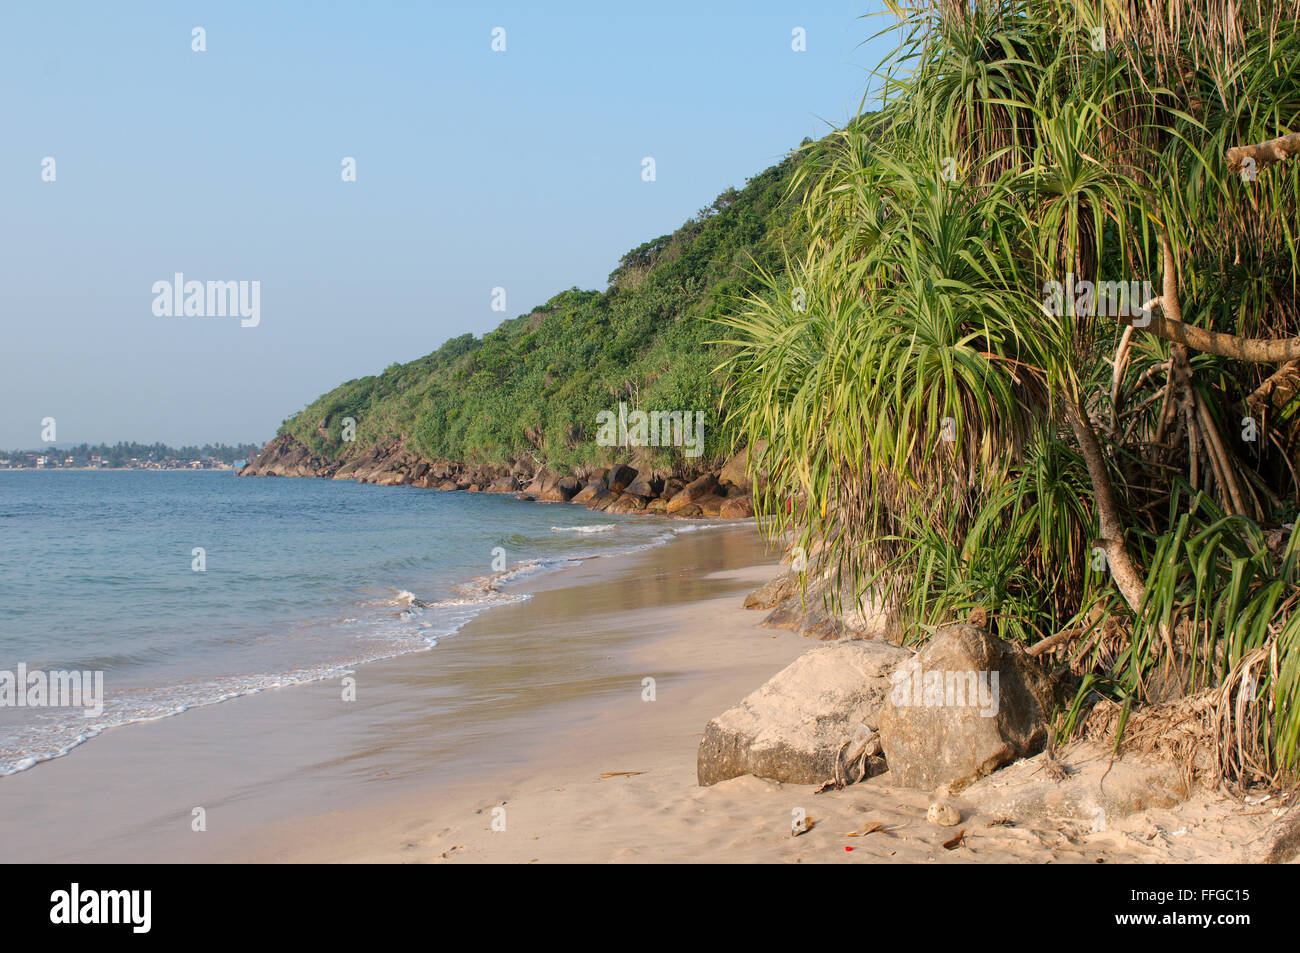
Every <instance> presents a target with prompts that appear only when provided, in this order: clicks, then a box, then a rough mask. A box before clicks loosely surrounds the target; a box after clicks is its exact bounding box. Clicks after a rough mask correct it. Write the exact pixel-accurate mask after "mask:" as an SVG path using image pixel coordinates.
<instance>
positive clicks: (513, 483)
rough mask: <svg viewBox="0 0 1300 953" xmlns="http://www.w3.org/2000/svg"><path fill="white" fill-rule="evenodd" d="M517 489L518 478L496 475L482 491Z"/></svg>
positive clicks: (510, 490)
mask: <svg viewBox="0 0 1300 953" xmlns="http://www.w3.org/2000/svg"><path fill="white" fill-rule="evenodd" d="M517 489H519V481H518V480H516V479H515V478H514V477H513V476H503V477H497V479H495V480H493V481H492V482H491V483H489V484H488V485H487V486H486V487H484V492H485V493H513V492H514V491H515V490H517Z"/></svg>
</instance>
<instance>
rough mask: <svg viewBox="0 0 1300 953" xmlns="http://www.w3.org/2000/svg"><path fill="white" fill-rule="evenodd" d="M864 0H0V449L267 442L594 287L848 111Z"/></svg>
mask: <svg viewBox="0 0 1300 953" xmlns="http://www.w3.org/2000/svg"><path fill="white" fill-rule="evenodd" d="M624 7H626V8H627V10H628V11H629V12H626V13H624V12H622V10H623V8H624ZM880 7H881V4H880V2H879V0H858V2H854V3H848V2H842V0H820V2H817V3H781V2H773V0H748V2H738V3H726V4H718V3H708V2H703V0H695V2H667V0H658V2H655V3H652V4H635V5H634V4H617V3H610V2H609V0H603V2H593V3H570V2H565V0H550V2H548V3H546V4H539V3H529V4H493V3H438V2H422V3H395V2H394V3H367V2H351V3H342V2H333V3H331V2H313V3H297V2H282V3H274V4H270V3H265V2H247V3H245V2H229V0H226V2H220V3H182V2H158V3H149V2H132V3H126V4H116V3H114V4H105V3H102V2H100V0H96V2H86V3H64V2H59V0H43V2H41V3H30V4H17V3H9V4H4V5H3V7H0V129H3V133H0V408H3V411H2V412H0V448H6V449H18V448H23V449H35V448H37V447H39V446H41V445H42V438H43V437H44V436H47V435H48V428H47V425H46V424H45V423H44V421H45V420H46V418H54V421H55V434H54V435H55V439H56V440H57V442H58V443H59V444H63V445H66V444H69V443H81V442H83V441H84V442H88V443H98V442H107V443H115V442H117V441H122V440H125V441H132V440H134V441H139V442H146V443H152V442H154V441H161V442H164V443H169V444H172V445H174V446H179V445H183V444H202V443H209V442H211V443H216V442H225V443H239V442H257V443H261V442H264V441H266V440H269V439H270V438H271V437H272V436H273V435H274V433H275V430H276V428H277V427H278V426H279V425H280V423H281V422H282V421H283V420H285V419H286V418H288V417H289V416H291V415H292V414H293V413H294V412H296V411H298V410H300V409H301V408H302V407H304V406H306V405H307V404H308V403H309V402H310V401H312V400H313V399H315V398H316V397H317V396H319V395H320V394H321V393H324V392H325V391H327V390H329V389H331V388H333V387H334V386H336V385H338V384H340V383H342V382H343V381H346V380H351V379H353V378H357V377H363V376H366V375H369V374H377V373H379V372H381V371H382V370H383V369H384V368H385V367H387V366H389V365H390V364H393V363H395V362H405V361H409V360H413V359H415V358H417V357H420V356H422V355H424V354H427V353H429V352H430V351H432V350H434V349H436V348H437V347H438V346H439V345H440V344H442V342H444V341H445V340H447V339H448V338H451V337H455V336H457V335H460V334H464V333H466V332H473V333H474V334H476V335H481V334H482V333H484V332H486V331H490V330H491V329H492V328H494V327H496V326H497V325H498V324H499V323H500V322H501V321H502V320H505V319H507V318H511V317H515V316H516V315H519V314H524V313H527V312H528V311H530V310H532V308H533V307H535V306H537V305H539V304H542V303H543V302H545V301H546V300H547V299H548V298H550V297H551V296H552V295H554V294H555V293H556V292H558V291H561V290H564V289H566V288H570V287H574V286H577V287H580V288H594V289H601V290H603V289H604V288H605V287H606V284H607V280H606V279H607V277H608V275H609V273H610V272H611V271H612V270H613V269H614V267H615V266H616V265H617V263H618V260H619V258H620V257H622V255H623V254H624V253H625V252H626V251H628V250H629V249H631V248H634V247H636V246H637V245H640V244H641V243H642V242H645V241H648V240H650V239H652V238H655V237H657V236H659V235H662V234H666V233H668V232H671V231H673V230H674V229H676V228H677V227H679V226H680V225H681V224H682V223H683V222H684V221H685V220H686V219H688V218H690V217H691V216H692V215H694V214H695V213H696V212H697V211H698V210H700V209H701V208H704V207H705V206H708V205H709V204H711V203H712V201H713V199H714V198H715V197H716V196H717V195H718V194H719V193H720V192H722V191H723V190H724V189H726V188H728V187H731V186H735V187H740V186H742V185H743V184H744V182H745V180H746V178H748V177H750V176H753V175H755V174H757V173H759V172H761V171H762V170H763V169H764V168H766V167H768V166H770V165H772V164H774V163H775V162H778V161H779V160H780V159H781V158H782V157H783V156H784V155H785V154H786V153H787V152H788V151H789V150H790V149H792V148H794V147H796V146H797V145H798V144H799V142H800V140H802V139H803V138H804V137H805V136H813V137H817V136H820V135H824V134H825V133H826V132H827V131H828V130H829V129H830V128H831V127H832V126H834V125H839V124H842V123H843V122H844V121H845V120H846V119H847V118H849V117H850V116H852V115H854V114H856V113H857V111H858V109H859V106H860V104H861V102H862V97H863V95H864V93H865V92H866V90H867V89H868V88H869V85H870V84H871V74H872V70H873V69H874V68H875V67H877V66H878V65H879V64H880V62H881V61H882V60H883V59H884V58H885V57H886V56H887V55H888V54H889V52H890V49H891V48H892V46H893V43H891V42H889V40H890V38H889V37H881V38H877V39H875V40H872V39H871V38H872V37H873V36H874V35H875V34H877V33H878V32H879V31H880V30H882V29H884V28H885V27H887V26H888V22H887V21H886V20H885V18H884V17H880V16H868V17H865V18H864V14H866V13H868V12H871V11H874V10H879V9H880ZM497 28H500V29H501V30H504V35H502V34H501V33H500V32H497V33H495V34H494V31H496V30H497ZM196 29H201V31H202V32H201V33H200V34H197V35H196V33H195V30H196ZM796 29H799V30H802V31H803V37H804V43H805V46H806V49H803V50H795V49H794V48H793V47H794V46H795V45H797V44H796V37H795V31H796ZM494 39H495V40H496V43H497V45H498V46H500V45H501V42H502V40H504V47H505V48H504V49H503V50H494V49H493V44H494ZM200 41H201V42H200ZM198 45H201V46H203V47H205V48H204V49H202V50H196V49H195V48H194V47H195V46H198ZM349 158H350V159H352V160H353V161H354V168H355V178H354V180H351V181H345V172H346V169H345V159H349ZM646 158H651V159H653V160H654V169H653V171H654V177H653V180H652V181H648V180H647V178H646V173H645V169H646V165H645V163H644V160H645V159H646ZM50 160H53V161H52V162H51V161H50ZM177 273H181V274H182V275H184V281H186V282H188V281H199V282H205V283H206V282H209V281H213V282H227V281H234V282H247V284H246V285H245V286H244V289H245V291H246V293H247V294H248V295H250V296H251V294H252V290H253V287H254V286H253V284H252V283H253V282H257V283H258V284H257V286H256V287H257V291H258V295H259V299H258V308H257V311H256V315H255V319H256V320H255V322H254V318H253V317H248V318H243V317H241V316H240V315H237V314H236V315H231V314H227V315H225V316H220V315H212V314H202V315H200V314H190V315H185V314H170V315H169V314H167V313H166V312H167V311H168V310H169V308H167V307H164V304H166V305H170V304H171V303H172V300H173V296H172V294H171V293H166V294H162V293H161V292H160V291H159V289H156V288H155V284H156V283H158V282H166V283H167V284H168V285H169V286H170V284H171V283H172V282H173V280H174V276H175V275H176V274H177ZM494 289H504V310H503V311H500V310H493V304H494V301H495V302H496V303H497V304H498V305H500V304H501V295H500V293H499V292H494ZM183 290H184V289H183ZM204 290H205V292H206V286H204ZM200 299H201V300H199V299H196V301H195V304H196V305H199V306H200V310H206V308H207V301H206V293H205V294H204V295H202V296H200ZM248 303H249V305H250V308H249V309H247V310H249V311H250V312H251V304H252V302H251V297H250V299H249V301H248ZM182 310H183V309H182ZM159 312H162V313H159Z"/></svg>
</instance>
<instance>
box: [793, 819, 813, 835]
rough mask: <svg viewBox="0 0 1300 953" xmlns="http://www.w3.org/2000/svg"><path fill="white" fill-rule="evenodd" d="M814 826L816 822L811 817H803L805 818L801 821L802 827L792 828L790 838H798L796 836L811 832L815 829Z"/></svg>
mask: <svg viewBox="0 0 1300 953" xmlns="http://www.w3.org/2000/svg"><path fill="white" fill-rule="evenodd" d="M816 826H817V822H816V821H814V820H813V819H812V818H811V817H805V818H804V819H803V827H802V828H798V827H796V828H794V830H792V831H791V833H790V836H791V837H798V836H799V835H801V834H807V833H808V832H809V831H810V830H812V829H813V828H814V827H816Z"/></svg>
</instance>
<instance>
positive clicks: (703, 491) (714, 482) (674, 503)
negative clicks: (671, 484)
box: [668, 473, 718, 516]
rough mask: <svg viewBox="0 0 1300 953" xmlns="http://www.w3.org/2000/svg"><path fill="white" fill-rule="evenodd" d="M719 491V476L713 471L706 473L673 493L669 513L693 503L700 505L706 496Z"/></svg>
mask: <svg viewBox="0 0 1300 953" xmlns="http://www.w3.org/2000/svg"><path fill="white" fill-rule="evenodd" d="M717 491H718V478H717V477H715V476H714V475H713V474H712V473H706V474H704V476H702V477H698V478H697V479H694V480H692V481H691V482H690V483H688V484H686V486H684V487H682V488H681V490H680V491H678V492H677V493H676V494H674V495H673V497H672V498H671V499H669V501H668V515H669V516H672V515H674V514H675V513H677V512H678V511H679V510H682V509H684V508H685V507H688V506H691V505H693V504H695V505H699V504H700V501H701V500H703V499H704V498H706V497H712V496H716V495H717Z"/></svg>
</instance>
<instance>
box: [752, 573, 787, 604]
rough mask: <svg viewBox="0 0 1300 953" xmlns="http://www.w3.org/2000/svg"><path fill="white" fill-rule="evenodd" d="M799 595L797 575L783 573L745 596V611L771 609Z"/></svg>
mask: <svg viewBox="0 0 1300 953" xmlns="http://www.w3.org/2000/svg"><path fill="white" fill-rule="evenodd" d="M798 593H799V574H798V573H797V572H783V573H781V575H779V576H777V577H776V578H775V579H772V580H770V581H769V582H766V583H764V584H763V585H761V586H759V587H758V588H757V589H755V590H754V591H753V592H751V593H750V594H749V595H747V596H745V608H746V609H773V608H775V607H776V606H778V605H780V604H781V603H782V602H784V601H785V600H786V599H789V598H790V597H791V596H794V595H798Z"/></svg>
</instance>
